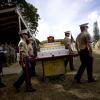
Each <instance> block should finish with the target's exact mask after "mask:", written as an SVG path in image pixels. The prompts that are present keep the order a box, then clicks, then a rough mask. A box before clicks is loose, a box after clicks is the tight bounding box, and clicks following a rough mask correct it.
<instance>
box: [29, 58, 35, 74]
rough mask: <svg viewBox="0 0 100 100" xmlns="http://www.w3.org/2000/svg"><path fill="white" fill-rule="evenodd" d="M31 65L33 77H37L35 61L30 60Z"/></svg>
mask: <svg viewBox="0 0 100 100" xmlns="http://www.w3.org/2000/svg"><path fill="white" fill-rule="evenodd" d="M30 64H31V68H30V71H31V75H32V76H35V75H36V72H35V65H36V62H35V61H33V60H32V59H31V60H30Z"/></svg>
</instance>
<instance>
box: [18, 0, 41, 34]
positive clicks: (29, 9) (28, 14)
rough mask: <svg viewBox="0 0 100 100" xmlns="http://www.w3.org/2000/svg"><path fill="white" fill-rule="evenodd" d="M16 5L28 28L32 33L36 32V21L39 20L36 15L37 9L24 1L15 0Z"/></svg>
mask: <svg viewBox="0 0 100 100" xmlns="http://www.w3.org/2000/svg"><path fill="white" fill-rule="evenodd" d="M17 3H18V5H19V6H20V8H21V13H22V15H23V16H24V19H25V20H26V22H27V24H28V26H29V27H30V28H31V29H32V30H34V32H36V31H37V27H38V20H39V19H40V17H39V14H38V13H37V8H35V7H34V6H33V5H32V4H30V3H27V2H26V1H25V0H17Z"/></svg>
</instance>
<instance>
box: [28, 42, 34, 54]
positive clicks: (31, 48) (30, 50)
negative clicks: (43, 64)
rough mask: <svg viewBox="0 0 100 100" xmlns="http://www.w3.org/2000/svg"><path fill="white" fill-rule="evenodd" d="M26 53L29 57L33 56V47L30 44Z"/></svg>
mask: <svg viewBox="0 0 100 100" xmlns="http://www.w3.org/2000/svg"><path fill="white" fill-rule="evenodd" d="M28 53H29V55H30V56H34V54H33V46H32V44H31V43H29V44H28Z"/></svg>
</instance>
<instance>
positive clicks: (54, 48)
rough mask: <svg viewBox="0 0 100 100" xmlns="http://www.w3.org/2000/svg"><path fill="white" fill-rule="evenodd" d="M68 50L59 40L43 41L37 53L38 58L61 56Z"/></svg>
mask: <svg viewBox="0 0 100 100" xmlns="http://www.w3.org/2000/svg"><path fill="white" fill-rule="evenodd" d="M67 54H68V50H67V49H65V46H64V45H63V44H61V42H51V43H44V44H43V45H41V46H40V52H38V53H37V57H38V58H45V57H52V56H63V55H67Z"/></svg>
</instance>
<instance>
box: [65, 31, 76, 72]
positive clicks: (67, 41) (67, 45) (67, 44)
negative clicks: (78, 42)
mask: <svg viewBox="0 0 100 100" xmlns="http://www.w3.org/2000/svg"><path fill="white" fill-rule="evenodd" d="M69 35H70V31H66V32H65V38H64V45H65V49H69V55H68V56H67V57H66V60H65V69H66V66H67V64H68V62H69V66H70V70H72V71H73V70H75V68H74V65H73V56H72V55H71V54H72V53H73V50H72V48H71V39H69Z"/></svg>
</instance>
